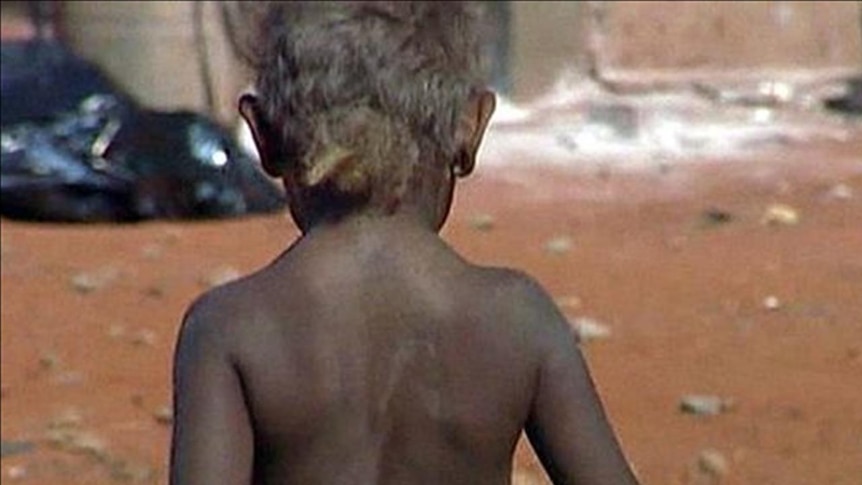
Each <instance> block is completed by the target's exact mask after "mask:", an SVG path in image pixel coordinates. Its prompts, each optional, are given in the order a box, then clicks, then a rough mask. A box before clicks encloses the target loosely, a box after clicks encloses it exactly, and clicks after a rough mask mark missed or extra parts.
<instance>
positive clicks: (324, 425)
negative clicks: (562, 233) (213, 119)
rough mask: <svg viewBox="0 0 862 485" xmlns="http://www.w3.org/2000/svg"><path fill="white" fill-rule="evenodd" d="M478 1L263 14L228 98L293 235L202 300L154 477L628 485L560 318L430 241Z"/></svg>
mask: <svg viewBox="0 0 862 485" xmlns="http://www.w3.org/2000/svg"><path fill="white" fill-rule="evenodd" d="M475 19H476V12H474V11H473V10H472V8H471V6H470V5H464V4H460V3H453V2H439V3H438V2H427V3H424V2H411V3H407V2H393V3H379V2H361V3H360V2H350V3H336V4H328V3H313V4H291V5H287V6H281V7H270V9H269V14H268V15H267V16H266V18H265V19H264V21H262V23H261V27H260V32H261V34H262V37H263V38H264V40H265V42H263V43H262V45H264V46H265V48H264V49H262V50H261V51H260V52H258V55H259V62H258V64H257V71H258V72H257V74H258V81H257V91H258V94H257V96H251V95H246V96H243V97H242V98H241V99H240V112H241V114H242V115H243V117H244V118H245V119H246V121H247V122H248V123H249V125H250V127H251V130H252V133H253V134H254V138H255V142H256V144H257V146H258V149H259V152H260V154H261V161H262V163H263V166H264V168H265V169H266V170H267V172H268V173H269V174H270V175H272V176H274V177H279V178H281V179H282V180H283V182H284V186H285V188H286V192H287V194H288V197H289V200H290V210H291V214H292V215H293V217H294V219H295V220H296V222H297V224H298V226H299V227H300V229H301V230H302V236H301V237H300V238H299V239H298V240H297V241H296V242H295V243H294V244H293V245H292V246H291V247H290V248H289V249H288V250H287V251H286V252H285V253H284V254H282V255H281V256H280V257H279V258H277V259H276V260H275V261H274V262H273V263H271V264H270V265H269V266H268V267H266V268H265V269H263V270H261V271H259V272H257V273H255V274H253V275H251V276H248V277H246V278H244V279H241V280H239V281H237V282H235V283H232V284H228V285H226V286H223V287H220V288H217V289H215V290H213V291H211V292H209V293H207V294H206V295H204V296H203V297H201V298H200V299H199V300H198V301H197V302H196V303H195V304H194V305H193V306H192V308H191V309H190V310H189V312H188V314H187V315H186V318H185V321H184V323H183V326H182V330H181V332H180V337H179V341H178V344H177V353H176V360H175V371H174V372H175V382H174V386H175V387H174V389H175V417H176V426H175V430H174V436H173V448H172V459H171V472H170V476H171V483H172V484H175V485H180V484H205V485H215V484H250V483H259V484H276V483H277V484H302V485H307V484H327V485H329V484H413V483H428V484H446V485H448V484H460V483H463V484H471V485H472V484H485V483H487V484H506V483H510V479H511V478H510V477H511V471H512V455H513V452H514V449H515V445H516V443H517V441H518V438H519V436H520V433H521V431H522V430H526V432H527V435H528V437H529V439H530V441H531V443H532V444H533V446H534V448H535V449H536V451H537V454H538V455H539V457H540V459H541V461H542V463H543V464H544V465H545V468H546V470H547V471H548V474H549V475H550V476H551V478H552V479H553V480H554V482H555V483H577V484H581V485H587V484H602V485H610V484H613V485H617V484H634V483H636V480H635V478H634V476H633V474H632V472H631V471H630V470H629V467H628V465H627V463H626V461H625V459H624V457H623V455H622V453H621V451H620V449H619V446H618V444H617V442H616V440H615V438H614V435H613V432H612V430H611V428H610V426H609V425H608V422H607V420H606V418H605V415H604V413H603V410H602V407H601V403H600V401H599V398H598V396H597V395H596V392H595V390H594V387H593V384H592V382H591V379H590V376H589V374H588V371H587V368H586V366H585V363H584V360H583V357H582V356H581V352H580V351H579V349H578V347H577V345H576V343H575V342H574V339H573V336H572V333H571V332H570V330H569V328H568V326H567V324H566V320H565V319H564V317H563V316H562V315H561V314H560V313H559V311H558V310H557V308H556V307H555V306H554V304H553V302H552V301H551V299H550V298H549V297H548V296H547V294H546V293H545V292H544V291H543V290H542V289H541V288H540V287H539V285H538V284H536V283H535V282H534V281H533V280H531V279H530V278H529V277H527V276H525V275H524V274H522V273H519V272H516V271H512V270H508V269H499V268H484V267H477V266H474V265H471V264H470V263H468V262H466V261H464V260H463V259H461V258H460V257H459V256H458V255H457V254H456V253H455V252H454V251H453V250H452V249H451V248H450V247H449V246H447V245H446V243H445V242H443V241H442V240H441V239H440V238H439V236H438V235H437V232H438V230H439V229H440V227H441V226H442V225H443V223H444V221H445V219H446V216H447V214H448V212H449V207H450V204H451V201H452V192H453V188H454V184H455V179H456V178H457V177H458V176H465V175H467V174H469V173H470V172H471V171H472V170H473V166H474V162H475V157H476V151H477V150H478V148H479V144H480V141H481V139H482V134H483V132H484V130H485V128H486V126H487V125H488V120H489V119H490V117H491V113H492V112H493V110H494V95H493V94H492V93H491V92H489V91H487V90H486V89H485V88H484V87H483V85H482V83H481V76H480V70H479V63H478V60H477V57H478V56H477V52H478V41H477V38H478V36H477V35H476V28H477V24H475V23H474V22H475Z"/></svg>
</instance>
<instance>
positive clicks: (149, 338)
mask: <svg viewBox="0 0 862 485" xmlns="http://www.w3.org/2000/svg"><path fill="white" fill-rule="evenodd" d="M132 344H133V345H136V346H146V347H153V346H155V345H156V333H155V332H153V331H152V330H147V329H144V330H140V331H138V332H137V333H135V335H134V336H133V337H132Z"/></svg>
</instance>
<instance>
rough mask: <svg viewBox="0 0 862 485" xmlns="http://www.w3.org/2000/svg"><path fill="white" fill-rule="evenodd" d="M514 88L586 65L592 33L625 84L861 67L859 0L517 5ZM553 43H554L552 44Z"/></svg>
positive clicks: (537, 84) (530, 87)
mask: <svg viewBox="0 0 862 485" xmlns="http://www.w3.org/2000/svg"><path fill="white" fill-rule="evenodd" d="M513 10H514V21H513V26H514V31H513V33H512V35H513V37H512V39H513V44H514V46H513V49H512V50H513V52H514V56H513V58H512V77H513V79H514V80H515V94H516V96H518V97H527V96H530V95H533V94H535V93H538V92H541V91H542V90H545V89H547V88H548V87H549V86H550V85H551V84H552V83H553V82H554V81H555V79H556V75H555V74H556V73H559V72H560V71H561V70H562V69H564V68H565V67H576V68H580V69H583V68H584V66H585V59H586V56H585V53H586V50H587V47H588V43H589V42H590V40H591V34H598V35H596V36H595V37H592V41H594V42H595V43H596V45H597V55H596V58H597V60H598V63H599V66H600V68H601V71H602V72H603V73H605V74H606V75H608V76H609V77H611V78H617V79H621V80H628V81H634V82H638V81H647V80H651V79H664V78H671V79H681V78H689V77H706V78H715V77H716V76H719V77H721V75H722V73H724V75H725V76H726V77H737V76H739V74H740V73H742V72H745V73H746V75H749V76H758V75H774V73H775V72H778V73H781V74H779V75H784V73H793V72H805V73H807V74H809V75H813V76H816V75H819V74H822V75H846V74H847V73H853V72H855V73H859V72H861V71H862V38H860V36H862V26H860V22H862V2H844V1H838V2H835V1H832V2H828V1H792V2H789V1H761V2H748V1H712V2H691V1H685V2H683V1H650V2H637V1H604V2H577V3H566V4H560V3H557V2H515V5H514V9H513ZM548 45H550V46H551V47H550V48H546V46H548Z"/></svg>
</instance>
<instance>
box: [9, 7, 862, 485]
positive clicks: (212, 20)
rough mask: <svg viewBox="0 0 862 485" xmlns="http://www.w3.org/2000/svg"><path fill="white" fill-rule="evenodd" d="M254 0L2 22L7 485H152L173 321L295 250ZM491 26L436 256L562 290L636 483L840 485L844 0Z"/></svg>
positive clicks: (848, 143)
mask: <svg viewBox="0 0 862 485" xmlns="http://www.w3.org/2000/svg"><path fill="white" fill-rule="evenodd" d="M247 5H248V4H246V3H245V2H214V1H201V2H193V1H172V2H149V1H147V2H143V1H142V2H85V1H58V2H49V1H39V2H35V1H31V2H21V1H3V2H0V8H1V9H2V17H0V18H2V92H0V94H2V129H3V133H2V160H0V168H2V178H0V181H2V184H0V185H2V200H0V215H2V219H0V236H2V240H0V270H2V272H0V278H2V290H0V291H2V301H0V302H1V303H0V317H2V320H0V331H2V337H0V345H2V354H0V359H2V360H0V362H2V367H0V370H2V420H0V431H2V445H3V448H2V462H0V473H2V480H3V483H6V481H7V480H8V481H9V482H10V483H13V482H14V483H33V484H67V483H68V484H103V483H104V484H109V483H165V481H166V478H165V477H166V467H167V447H168V443H169V437H170V424H171V414H170V402H171V395H170V368H171V356H172V351H173V344H174V338H175V335H176V331H177V328H178V324H179V321H180V319H181V317H182V313H183V311H184V309H185V308H186V307H187V305H188V304H189V303H190V302H191V301H192V299H193V298H195V297H196V295H198V294H200V293H201V292H202V291H205V290H206V289H208V288H211V287H213V286H215V285H218V284H222V283H224V282H227V281H230V280H232V279H235V278H237V277H239V276H240V275H242V274H246V273H248V272H251V271H254V270H256V269H257V268H260V267H262V266H264V265H265V264H267V262H268V261H270V260H271V259H272V258H273V257H275V256H276V255H277V254H278V253H279V252H280V251H282V250H283V249H284V248H285V247H286V246H287V245H288V244H289V243H290V242H291V241H292V240H293V239H294V238H295V237H296V236H297V235H298V231H297V230H296V228H295V227H294V226H293V224H292V221H291V220H290V219H289V217H288V216H287V215H286V214H285V211H284V205H283V204H284V200H283V197H282V194H281V192H280V189H279V187H278V186H277V185H276V184H275V183H274V182H273V181H271V180H268V179H267V178H266V177H265V176H263V175H262V174H261V173H260V171H259V169H258V167H257V162H256V159H255V154H254V150H253V148H252V147H251V146H250V141H249V137H248V133H247V131H246V130H245V129H244V127H243V126H242V124H241V123H240V122H239V119H238V117H237V114H236V100H237V97H238V95H239V94H240V93H241V92H243V91H244V90H247V89H249V88H250V85H251V82H252V79H251V75H250V72H249V71H248V70H247V68H246V67H245V66H244V65H243V63H242V61H241V60H240V59H239V56H238V53H239V52H240V50H241V49H242V47H241V42H242V39H243V36H244V33H245V32H247V25H246V21H247V17H248V11H249V8H248V6H247ZM484 6H485V10H486V14H487V16H486V22H487V23H488V25H489V26H490V27H491V28H490V29H489V30H490V37H489V39H488V44H487V47H486V51H487V55H488V59H489V65H490V71H491V82H492V85H493V86H494V88H495V89H496V90H497V92H498V94H499V103H498V109H497V112H496V113H495V115H494V118H493V120H492V126H491V129H490V132H489V133H488V135H487V137H486V141H485V144H484V146H483V148H482V151H481V154H480V160H479V168H478V169H477V172H476V173H475V174H474V175H473V176H472V177H471V178H469V179H467V180H465V181H464V182H463V183H462V184H461V185H460V186H459V189H458V191H457V197H456V203H455V206H454V209H453V213H452V216H451V218H450V220H449V222H448V223H447V225H446V227H445V228H444V231H443V237H444V238H445V239H446V240H447V241H448V242H449V243H450V244H452V245H453V246H454V247H455V248H456V249H457V250H458V251H460V252H462V253H463V254H464V255H465V256H466V257H467V258H468V259H470V260H472V261H475V262H477V263H480V264H492V265H505V266H515V267H519V268H522V269H524V270H526V271H528V272H529V273H531V274H533V275H534V276H536V277H537V278H538V279H539V280H540V281H541V283H542V284H543V285H544V286H545V287H546V288H548V291H549V292H550V293H551V294H552V295H553V296H554V297H555V298H556V299H557V302H558V304H559V305H560V307H561V309H562V310H563V311H564V313H565V314H566V315H567V316H568V317H569V318H570V321H571V324H572V331H573V332H577V333H579V334H580V335H581V336H582V338H583V339H584V340H585V343H584V349H585V353H586V355H587V358H588V360H589V363H590V367H591V369H592V372H593V374H594V378H595V380H596V382H597V385H598V387H599V389H600V392H601V394H602V398H603V400H604V402H605V405H606V408H607V410H608V414H609V416H610V418H611V420H612V422H613V424H614V426H615V428H616V429H617V431H618V432H619V435H620V438H621V440H622V443H623V446H624V449H625V451H626V454H627V456H628V457H629V459H630V461H631V462H632V463H633V465H634V467H635V468H636V469H637V471H638V473H639V475H640V476H641V478H642V481H643V483H644V484H659V485H666V484H680V485H689V484H698V485H699V484H752V485H761V484H772V483H775V484H779V483H780V484H782V485H797V484H798V485H820V484H832V485H856V484H858V483H859V477H862V407H860V406H859V403H860V402H862V391H860V389H862V387H860V386H859V385H858V382H857V381H858V376H859V375H860V372H862V299H860V295H862V195H860V194H862V116H860V114H862V3H860V2H849V1H836V2H829V1H810V2H808V1H793V2H789V1H760V2H735V1H722V2H687V1H682V2H680V1H656V2H626V1H614V2H609V1H590V2H509V1H501V2H488V3H485V4H484ZM129 222H134V224H128V223H129ZM73 223H74V224H73ZM118 223H122V224H118ZM513 482H514V483H516V484H533V483H547V479H546V478H545V476H544V474H543V472H542V471H541V468H540V466H539V465H538V463H537V462H536V460H535V458H534V456H533V454H532V452H531V450H530V449H529V447H528V446H527V445H526V444H525V443H521V444H520V445H519V447H518V450H517V453H516V460H515V466H514V471H513Z"/></svg>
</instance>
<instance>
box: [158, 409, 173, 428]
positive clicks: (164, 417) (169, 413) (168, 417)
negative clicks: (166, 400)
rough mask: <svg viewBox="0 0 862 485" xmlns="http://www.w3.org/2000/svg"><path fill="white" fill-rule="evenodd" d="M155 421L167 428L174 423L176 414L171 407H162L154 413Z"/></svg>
mask: <svg viewBox="0 0 862 485" xmlns="http://www.w3.org/2000/svg"><path fill="white" fill-rule="evenodd" d="M153 419H155V420H156V422H157V423H159V424H164V425H166V426H167V425H170V424H171V423H173V422H174V412H173V410H172V409H171V408H170V406H162V407H160V408H159V409H156V410H155V411H154V412H153Z"/></svg>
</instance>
